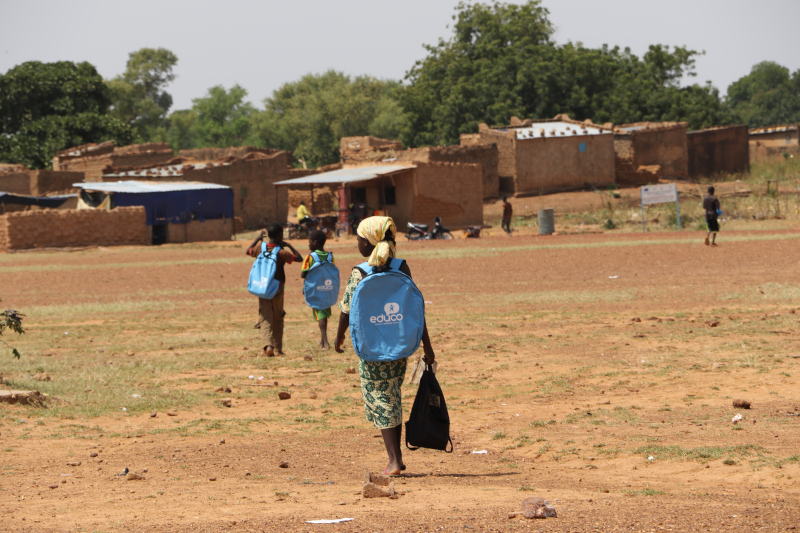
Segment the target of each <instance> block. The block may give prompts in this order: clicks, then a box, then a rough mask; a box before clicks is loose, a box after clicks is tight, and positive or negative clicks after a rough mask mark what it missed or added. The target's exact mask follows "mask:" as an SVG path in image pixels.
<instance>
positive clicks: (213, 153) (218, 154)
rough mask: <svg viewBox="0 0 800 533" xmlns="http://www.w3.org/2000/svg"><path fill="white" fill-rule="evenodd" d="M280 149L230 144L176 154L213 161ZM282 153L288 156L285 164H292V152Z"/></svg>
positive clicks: (269, 152)
mask: <svg viewBox="0 0 800 533" xmlns="http://www.w3.org/2000/svg"><path fill="white" fill-rule="evenodd" d="M281 151H282V150H276V149H274V148H256V147H255V146H232V147H229V148H196V149H193V150H181V151H180V152H178V155H179V156H180V157H185V158H187V159H194V160H196V161H213V160H216V159H224V158H226V157H235V158H237V159H241V158H242V157H245V156H246V155H247V154H252V153H259V154H265V155H274V154H277V153H279V152H281ZM284 153H285V154H287V155H288V156H289V162H288V163H287V166H290V165H291V164H292V162H291V156H292V153H291V152H284Z"/></svg>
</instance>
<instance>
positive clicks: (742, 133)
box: [687, 125, 750, 179]
mask: <svg viewBox="0 0 800 533" xmlns="http://www.w3.org/2000/svg"><path fill="white" fill-rule="evenodd" d="M687 145H688V149H689V177H690V178H692V179H699V178H711V177H714V176H719V175H720V174H737V173H740V172H748V171H749V170H750V152H749V145H748V137H747V126H743V125H740V126H716V127H713V128H706V129H703V130H697V131H690V132H689V133H688V135H687Z"/></svg>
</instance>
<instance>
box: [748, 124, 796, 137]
mask: <svg viewBox="0 0 800 533" xmlns="http://www.w3.org/2000/svg"><path fill="white" fill-rule="evenodd" d="M787 131H797V124H784V125H781V126H764V127H762V128H753V129H751V130H750V131H748V133H749V134H750V135H764V134H767V133H785V132H787Z"/></svg>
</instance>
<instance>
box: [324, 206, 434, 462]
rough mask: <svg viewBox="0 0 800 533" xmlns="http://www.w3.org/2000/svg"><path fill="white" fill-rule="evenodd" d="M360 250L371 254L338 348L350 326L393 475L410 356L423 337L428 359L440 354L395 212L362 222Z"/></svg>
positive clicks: (369, 407)
mask: <svg viewBox="0 0 800 533" xmlns="http://www.w3.org/2000/svg"><path fill="white" fill-rule="evenodd" d="M356 233H357V239H358V251H359V252H360V253H361V255H362V256H364V257H368V258H369V259H368V260H367V262H365V263H361V264H360V265H358V266H357V267H354V268H353V271H352V273H351V274H350V280H349V281H348V282H347V287H346V288H345V291H344V295H343V296H342V300H341V302H340V303H339V308H340V309H341V311H342V313H341V315H340V316H339V328H338V331H337V333H336V341H335V344H334V348H335V349H336V351H337V352H338V353H344V349H343V347H342V345H343V344H344V336H345V333H346V332H347V329H348V327H349V328H350V330H351V331H350V335H351V338H352V341H353V348H354V349H355V351H356V353H357V354H358V356H359V367H358V368H359V375H360V377H361V395H362V397H363V399H364V412H365V414H366V418H367V421H369V422H372V423H373V424H374V425H375V427H376V428H378V429H380V430H381V435H382V436H383V443H384V445H385V446H386V452H387V454H388V455H389V464H388V465H387V467H386V469H385V470H384V474H387V475H399V474H400V472H401V471H402V470H405V465H404V464H403V456H402V450H401V448H400V440H401V435H402V430H403V426H402V423H403V410H402V404H401V399H402V396H401V391H400V386H401V385H402V383H403V378H404V377H405V373H406V362H407V358H408V357H409V356H410V355H411V354H413V353H414V351H416V349H417V348H418V347H419V344H420V342H422V346H423V350H424V354H425V356H424V359H425V362H426V363H427V364H429V365H430V364H433V361H434V359H435V357H436V355H435V354H434V352H433V347H432V346H431V340H430V337H429V336H428V327H427V324H426V322H425V305H424V300H423V299H422V294H421V293H420V292H419V289H417V287H416V285H414V282H413V281H412V280H411V271H410V270H409V268H408V264H407V263H406V262H405V261H403V260H402V259H397V258H396V257H395V245H396V243H395V235H397V228H396V227H395V225H394V221H393V220H392V219H391V218H390V217H381V216H375V217H370V218H366V219H364V220H363V221H361V223H360V224H359V225H358V230H357V232H356Z"/></svg>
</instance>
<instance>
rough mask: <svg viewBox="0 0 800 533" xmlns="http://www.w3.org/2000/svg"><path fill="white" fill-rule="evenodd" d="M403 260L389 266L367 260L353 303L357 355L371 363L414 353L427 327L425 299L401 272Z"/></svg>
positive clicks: (351, 328) (352, 335)
mask: <svg viewBox="0 0 800 533" xmlns="http://www.w3.org/2000/svg"><path fill="white" fill-rule="evenodd" d="M402 264H403V260H402V259H392V260H391V262H390V263H389V265H388V267H389V268H387V269H381V270H376V269H375V268H374V267H371V266H369V265H368V264H367V263H361V264H360V265H358V268H359V269H360V270H362V271H363V272H364V274H365V277H364V278H363V279H362V280H361V282H360V283H359V284H358V286H357V287H356V290H355V292H354V293H353V299H352V301H351V302H350V337H351V338H352V339H353V348H355V350H356V354H358V356H359V357H360V358H361V359H363V360H365V361H370V362H384V361H396V360H398V359H405V358H406V357H409V356H410V355H411V354H413V353H414V352H415V351H416V350H417V348H419V343H420V342H421V341H422V332H423V330H424V329H425V300H424V299H423V298H422V293H421V292H420V291H419V289H418V288H417V286H416V285H415V284H414V281H413V280H412V279H411V278H410V277H408V276H407V275H405V274H403V273H402V272H400V265H402Z"/></svg>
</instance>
